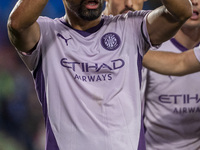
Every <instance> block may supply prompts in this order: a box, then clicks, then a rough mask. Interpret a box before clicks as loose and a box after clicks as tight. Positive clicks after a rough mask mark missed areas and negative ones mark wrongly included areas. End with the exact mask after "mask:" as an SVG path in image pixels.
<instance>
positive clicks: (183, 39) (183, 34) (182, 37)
mask: <svg viewBox="0 0 200 150" xmlns="http://www.w3.org/2000/svg"><path fill="white" fill-rule="evenodd" d="M199 35H200V27H197V28H187V27H182V28H181V29H180V30H179V31H178V32H177V34H176V35H175V39H176V40H177V41H178V42H179V43H180V44H182V45H183V46H184V47H186V48H187V49H192V48H194V47H195V46H196V45H197V44H198V43H200V36H199Z"/></svg>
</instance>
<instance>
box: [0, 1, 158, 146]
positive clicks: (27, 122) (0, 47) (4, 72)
mask: <svg viewBox="0 0 200 150" xmlns="http://www.w3.org/2000/svg"><path fill="white" fill-rule="evenodd" d="M16 2H17V0H0V150H44V147H45V130H44V118H43V115H42V109H41V106H40V104H39V101H38V100H37V96H36V93H35V90H34V85H33V80H32V77H31V74H30V73H29V72H28V70H27V68H26V67H25V65H24V64H23V62H22V61H21V60H20V59H19V57H18V55H17V53H16V51H15V50H14V48H13V47H12V46H11V44H10V42H9V40H8V36H7V29H6V24H7V19H8V16H9V14H10V12H11V10H12V8H13V7H14V5H15V3H16ZM158 6H160V0H149V1H147V2H145V4H144V8H143V9H146V10H147V9H154V8H156V7H158ZM63 14H64V7H63V5H62V1H61V0H49V3H48V4H47V6H46V7H45V9H44V11H43V13H42V15H45V16H49V17H51V18H55V17H61V16H63Z"/></svg>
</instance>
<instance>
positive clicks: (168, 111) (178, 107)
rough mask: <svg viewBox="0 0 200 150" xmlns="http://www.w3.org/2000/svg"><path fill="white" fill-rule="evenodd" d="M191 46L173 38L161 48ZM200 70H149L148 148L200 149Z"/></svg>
mask: <svg viewBox="0 0 200 150" xmlns="http://www.w3.org/2000/svg"><path fill="white" fill-rule="evenodd" d="M159 50H162V51H171V52H175V53H181V52H183V51H186V50H187V49H186V48H185V47H184V46H182V45H181V44H180V43H178V42H177V41H176V40H175V39H171V40H169V41H167V42H165V43H163V44H162V46H161V47H160V48H159ZM199 76H200V73H199V72H198V73H193V74H189V75H185V76H181V77H176V76H167V75H161V74H158V73H155V72H153V71H150V70H148V71H147V81H146V82H147V87H146V94H145V104H146V105H145V121H144V122H145V126H146V129H147V130H146V135H145V137H146V145H147V150H199V149H200V126H199V122H200V92H199V90H200V80H199Z"/></svg>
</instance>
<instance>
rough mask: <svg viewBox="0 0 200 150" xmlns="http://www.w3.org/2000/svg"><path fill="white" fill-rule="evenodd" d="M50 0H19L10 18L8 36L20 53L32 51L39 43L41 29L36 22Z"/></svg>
mask: <svg viewBox="0 0 200 150" xmlns="http://www.w3.org/2000/svg"><path fill="white" fill-rule="evenodd" d="M47 2H48V0H19V1H18V2H17V3H16V5H15V7H14V8H13V10H12V12H11V13H10V16H9V18H8V24H7V27H8V36H9V39H10V41H11V43H12V44H13V45H14V46H15V47H16V48H17V49H18V50H20V51H23V52H28V51H30V50H31V49H32V48H33V47H34V46H35V45H36V44H37V42H38V41H39V38H40V29H39V25H38V23H37V22H36V20H37V18H38V17H39V15H40V14H41V12H42V10H43V9H44V7H45V5H46V4H47Z"/></svg>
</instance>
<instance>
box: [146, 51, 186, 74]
mask: <svg viewBox="0 0 200 150" xmlns="http://www.w3.org/2000/svg"><path fill="white" fill-rule="evenodd" d="M180 60H181V56H180V54H177V53H172V52H164V51H152V50H149V51H148V52H147V53H146V54H145V55H144V57H143V66H144V67H146V68H147V69H149V70H152V71H155V72H157V73H160V74H164V75H175V74H176V73H177V74H178V73H180V70H177V68H178V69H181V68H180V66H182V65H181V63H182V62H181V61H180Z"/></svg>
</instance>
